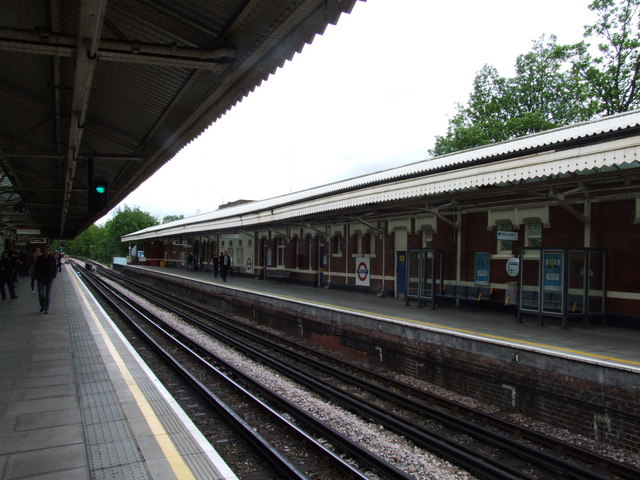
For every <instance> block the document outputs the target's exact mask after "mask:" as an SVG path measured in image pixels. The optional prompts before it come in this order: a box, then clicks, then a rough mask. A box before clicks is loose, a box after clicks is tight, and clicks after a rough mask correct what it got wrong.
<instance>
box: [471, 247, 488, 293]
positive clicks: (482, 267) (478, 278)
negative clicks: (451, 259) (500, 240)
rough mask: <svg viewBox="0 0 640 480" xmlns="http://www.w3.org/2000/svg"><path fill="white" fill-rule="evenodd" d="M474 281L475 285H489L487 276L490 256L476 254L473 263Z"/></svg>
mask: <svg viewBox="0 0 640 480" xmlns="http://www.w3.org/2000/svg"><path fill="white" fill-rule="evenodd" d="M473 270H474V276H473V277H474V281H475V284H476V285H489V274H490V272H491V254H490V253H484V252H483V253H476V260H475V263H474V269H473Z"/></svg>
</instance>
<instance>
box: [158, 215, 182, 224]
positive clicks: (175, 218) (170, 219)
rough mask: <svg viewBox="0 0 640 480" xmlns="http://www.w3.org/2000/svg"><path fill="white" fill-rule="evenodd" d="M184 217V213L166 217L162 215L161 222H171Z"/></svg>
mask: <svg viewBox="0 0 640 480" xmlns="http://www.w3.org/2000/svg"><path fill="white" fill-rule="evenodd" d="M183 218H184V215H167V216H165V217H162V222H161V223H169V222H173V221H174V220H182V219H183Z"/></svg>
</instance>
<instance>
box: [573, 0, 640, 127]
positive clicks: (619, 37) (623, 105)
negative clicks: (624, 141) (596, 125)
mask: <svg viewBox="0 0 640 480" xmlns="http://www.w3.org/2000/svg"><path fill="white" fill-rule="evenodd" d="M589 9H590V10H592V11H594V12H596V13H597V15H598V21H597V22H596V23H595V24H594V25H591V26H588V27H586V29H585V37H586V38H589V37H594V36H597V37H599V38H601V39H602V41H601V42H600V43H599V44H598V52H599V55H592V54H591V53H590V52H589V51H588V49H585V50H584V51H583V52H582V55H581V56H580V58H579V59H578V60H577V61H576V63H575V69H576V70H577V71H579V72H581V73H582V75H583V76H584V77H585V78H586V80H587V81H588V82H589V85H590V86H591V88H592V91H591V94H592V96H593V98H594V100H595V101H596V102H597V104H598V113H602V114H605V115H612V114H614V113H621V112H627V111H629V110H633V109H635V108H638V107H640V94H639V91H640V14H639V11H640V0H619V1H616V0H594V1H593V2H592V3H591V4H590V5H589Z"/></svg>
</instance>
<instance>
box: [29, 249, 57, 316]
mask: <svg viewBox="0 0 640 480" xmlns="http://www.w3.org/2000/svg"><path fill="white" fill-rule="evenodd" d="M34 270H35V272H34V273H35V276H36V280H37V281H38V299H39V300H40V311H41V312H44V313H49V301H50V300H51V286H52V285H53V279H54V278H56V272H57V271H58V268H57V265H56V259H55V257H54V256H53V255H51V247H49V246H46V247H44V251H43V252H42V255H40V256H39V257H38V258H37V259H36V266H35V269H34Z"/></svg>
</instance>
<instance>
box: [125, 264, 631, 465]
mask: <svg viewBox="0 0 640 480" xmlns="http://www.w3.org/2000/svg"><path fill="white" fill-rule="evenodd" d="M127 273H128V274H130V275H136V276H138V274H136V273H135V272H134V271H132V270H127ZM145 277H146V279H152V280H149V281H152V282H153V283H154V285H156V286H157V284H158V283H157V282H158V281H163V282H167V283H166V290H168V291H172V293H174V294H179V295H181V296H183V297H189V298H193V299H194V300H197V301H201V302H206V303H207V304H208V305H211V306H213V307H215V308H217V309H220V310H222V311H225V312H233V313H235V314H237V315H241V316H243V317H245V318H247V319H249V320H251V321H254V322H256V323H258V324H260V325H263V326H266V327H269V328H272V329H276V330H279V331H282V332H283V333H285V334H287V335H290V336H293V337H297V338H303V339H304V340H306V341H308V342H310V343H317V344H323V345H325V346H326V345H330V346H331V348H333V349H334V350H340V351H342V352H344V353H347V354H349V355H352V356H353V357H354V358H357V359H360V360H363V359H364V360H366V361H367V362H370V363H372V364H377V365H380V364H381V365H382V366H384V367H386V368H388V369H389V370H391V371H395V372H397V373H400V374H404V375H410V376H413V377H416V378H418V379H421V380H424V381H427V382H431V383H434V384H437V385H438V386H441V387H444V388H447V389H450V390H452V391H455V392H457V393H459V394H462V395H465V396H468V397H471V398H474V399H476V400H478V401H481V402H483V403H486V404H489V405H493V406H497V407H498V408H500V410H501V411H502V412H505V413H519V414H523V415H525V416H528V417H531V418H534V419H537V420H540V421H542V422H545V423H548V424H551V425H553V426H555V427H559V428H564V429H567V430H569V431H571V432H574V433H579V434H581V435H584V436H585V437H588V438H592V439H596V440H598V441H601V442H606V443H609V444H611V445H614V446H616V447H618V448H621V449H624V450H626V451H630V452H636V453H638V452H640V391H639V390H638V388H637V378H638V376H637V373H634V372H631V371H628V370H624V369H617V368H611V367H607V366H604V365H598V364H591V363H585V362H579V361H575V360H571V359H568V358H563V357H556V356H552V355H545V354H541V353H538V352H534V351H529V350H525V349H520V348H515V347H513V346H504V345H500V344H493V343H487V342H481V341H478V340H474V339H471V338H465V337H460V336H455V335H450V334H445V333H441V332H436V331H431V330H428V329H425V328H420V327H414V326H410V325H407V324H406V323H402V322H394V321H386V320H385V321H383V320H377V319H374V318H370V317H363V316H360V315H357V314H352V313H348V312H343V311H337V310H330V309H326V308H320V307H313V306H309V305H305V304H299V303H293V302H291V303H289V302H284V301H282V300H277V299H273V298H270V297H267V296H263V295H255V294H252V293H248V292H242V291H233V290H228V289H220V288H219V287H217V286H215V285H211V284H204V283H201V282H197V281H194V280H189V279H184V278H175V279H172V280H171V281H170V282H169V281H167V277H165V276H162V275H160V274H155V273H154V272H145V273H144V274H142V272H140V276H139V277H138V278H139V279H141V280H142V279H144V278H145ZM163 289H165V288H164V287H163Z"/></svg>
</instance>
